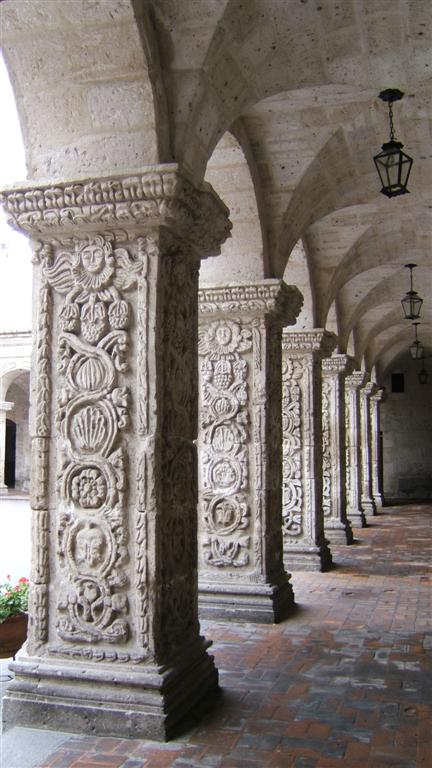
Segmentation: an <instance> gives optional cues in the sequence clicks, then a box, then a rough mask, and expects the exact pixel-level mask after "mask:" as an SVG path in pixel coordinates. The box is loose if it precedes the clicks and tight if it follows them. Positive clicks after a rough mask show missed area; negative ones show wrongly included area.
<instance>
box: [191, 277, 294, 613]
mask: <svg viewBox="0 0 432 768" xmlns="http://www.w3.org/2000/svg"><path fill="white" fill-rule="evenodd" d="M301 303H302V296H301V294H300V293H299V291H298V290H297V289H296V288H292V287H288V286H287V285H285V284H284V283H283V282H282V281H280V280H265V281H263V282H260V283H252V284H240V285H234V284H228V285H223V286H220V285H218V286H206V287H205V288H203V289H202V290H200V291H199V308H200V327H199V345H198V349H199V355H200V415H201V424H200V429H199V438H198V449H199V462H200V473H199V521H198V531H199V537H198V549H199V608H200V615H202V616H204V617H211V618H215V617H217V618H222V619H228V618H234V619H235V620H243V621H258V622H278V621H281V620H282V619H284V618H285V617H286V616H287V615H288V613H289V611H290V610H291V608H292V606H293V604H294V596H293V591H292V587H291V584H290V582H289V577H288V576H287V574H286V572H285V570H284V566H283V544H282V527H281V520H282V517H281V472H280V467H281V455H282V442H281V418H280V414H281V332H282V327H283V325H286V324H287V323H294V322H295V318H296V317H297V315H298V313H299V311H300V308H301Z"/></svg>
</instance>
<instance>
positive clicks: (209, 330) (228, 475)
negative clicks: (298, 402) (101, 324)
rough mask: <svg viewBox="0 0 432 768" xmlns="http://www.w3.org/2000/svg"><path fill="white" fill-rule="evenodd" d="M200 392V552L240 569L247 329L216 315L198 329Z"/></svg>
mask: <svg viewBox="0 0 432 768" xmlns="http://www.w3.org/2000/svg"><path fill="white" fill-rule="evenodd" d="M198 348H199V354H200V356H201V366H200V389H201V391H200V396H201V455H200V463H201V474H202V493H201V498H200V507H201V531H202V535H201V542H200V544H201V550H202V552H201V554H202V558H203V562H204V564H205V566H207V567H212V568H241V567H243V566H246V565H248V564H249V561H250V536H248V535H243V534H242V533H241V532H242V531H245V530H247V529H248V528H249V525H250V511H249V506H248V501H247V495H246V493H245V492H246V491H247V488H248V474H249V463H248V454H247V441H248V437H249V428H248V423H249V414H248V408H247V406H248V384H247V376H248V363H247V361H246V360H245V359H244V358H243V357H242V354H244V353H246V352H249V351H250V350H251V349H252V333H251V330H250V329H248V328H245V327H242V325H241V323H240V322H235V321H233V320H219V321H214V322H212V323H208V324H206V325H203V326H202V327H201V328H200V331H199V347H198Z"/></svg>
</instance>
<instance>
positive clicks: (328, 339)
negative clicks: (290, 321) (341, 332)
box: [282, 328, 337, 357]
mask: <svg viewBox="0 0 432 768" xmlns="http://www.w3.org/2000/svg"><path fill="white" fill-rule="evenodd" d="M336 344H337V337H336V336H335V334H334V333H331V332H330V331H326V330H324V329H322V328H315V329H313V330H311V331H290V330H289V329H288V328H285V329H284V331H283V334H282V349H283V350H286V351H288V352H290V353H292V354H295V353H298V354H304V353H305V352H319V353H320V354H321V355H322V356H323V357H326V356H327V355H331V353H332V352H333V350H334V348H335V346H336Z"/></svg>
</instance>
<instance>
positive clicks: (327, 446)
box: [322, 361, 332, 518]
mask: <svg viewBox="0 0 432 768" xmlns="http://www.w3.org/2000/svg"><path fill="white" fill-rule="evenodd" d="M323 362H324V361H323ZM331 392H332V382H331V381H330V380H329V378H328V377H327V376H324V377H323V380H322V445H323V453H322V476H323V512H324V517H325V518H329V517H331V514H332V496H331V494H332V446H331V421H330V420H331Z"/></svg>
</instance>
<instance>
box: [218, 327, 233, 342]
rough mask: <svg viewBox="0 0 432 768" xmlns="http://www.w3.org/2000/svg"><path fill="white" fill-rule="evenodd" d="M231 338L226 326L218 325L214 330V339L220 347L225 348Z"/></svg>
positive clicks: (229, 330)
mask: <svg viewBox="0 0 432 768" xmlns="http://www.w3.org/2000/svg"><path fill="white" fill-rule="evenodd" d="M231 338H232V331H231V328H230V327H229V326H228V325H219V326H218V327H217V329H216V339H217V342H218V344H219V346H221V347H226V346H227V345H228V344H229V343H230V341H231Z"/></svg>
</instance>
